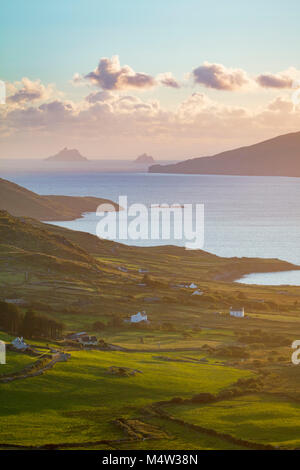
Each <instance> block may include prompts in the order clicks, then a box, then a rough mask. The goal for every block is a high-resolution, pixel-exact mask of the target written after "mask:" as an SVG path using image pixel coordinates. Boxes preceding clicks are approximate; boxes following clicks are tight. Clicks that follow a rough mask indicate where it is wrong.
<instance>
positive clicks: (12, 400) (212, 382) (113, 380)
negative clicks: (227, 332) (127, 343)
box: [0, 351, 250, 445]
mask: <svg viewBox="0 0 300 470" xmlns="http://www.w3.org/2000/svg"><path fill="white" fill-rule="evenodd" d="M110 366H124V367H130V368H132V369H138V370H140V371H141V372H142V373H137V374H136V375H135V376H132V377H118V376H112V375H110V374H109V373H108V368H109V367H110ZM249 375H250V373H249V372H247V371H242V370H239V369H234V368H229V367H228V368H225V367H223V366H221V365H218V364H215V365H212V364H208V365H207V364H187V363H177V362H172V363H168V362H166V363H164V362H162V361H160V360H158V359H155V358H154V357H153V355H152V354H151V353H135V354H132V353H124V352H87V351H78V352H72V357H71V359H70V361H69V362H67V363H63V364H58V365H57V366H56V367H55V368H54V369H52V370H50V371H48V372H47V373H45V374H44V375H43V376H41V377H36V378H30V379H26V380H24V381H15V382H12V383H10V384H2V385H1V387H0V401H1V404H2V405H1V433H0V434H1V442H2V443H8V444H23V445H42V444H46V443H61V442H82V443H84V442H90V441H97V440H101V439H120V438H122V437H123V438H124V434H123V433H122V431H121V430H120V429H119V428H117V427H116V426H115V425H114V424H113V423H112V421H113V420H114V419H116V418H119V417H125V418H129V417H132V416H136V415H138V414H139V412H140V409H141V408H142V407H144V406H147V405H150V404H151V403H153V402H156V401H159V400H167V399H170V398H172V397H174V396H182V397H185V398H188V397H191V396H192V395H193V394H195V393H199V392H202V391H203V392H217V391H219V390H221V389H223V388H226V387H228V386H229V385H230V384H232V383H233V382H235V381H236V380H237V379H239V378H240V377H246V376H249Z"/></svg>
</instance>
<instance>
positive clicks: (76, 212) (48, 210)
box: [0, 178, 118, 220]
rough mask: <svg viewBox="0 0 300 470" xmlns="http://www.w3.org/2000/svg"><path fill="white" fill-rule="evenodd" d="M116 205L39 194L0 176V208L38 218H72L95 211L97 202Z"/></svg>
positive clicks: (99, 199) (101, 200) (95, 199)
mask: <svg viewBox="0 0 300 470" xmlns="http://www.w3.org/2000/svg"><path fill="white" fill-rule="evenodd" d="M103 203H108V204H112V205H113V206H114V207H115V209H116V210H118V205H117V204H115V203H113V202H112V201H109V200H108V199H102V198H96V197H76V196H74V197H73V196H40V195H39V194H36V193H34V192H32V191H29V190H28V189H25V188H23V187H21V186H19V185H17V184H15V183H11V182H10V181H7V180H4V179H2V178H0V210H6V211H8V212H9V213H10V214H12V215H15V216H22V217H32V218H35V219H39V220H72V219H77V218H78V217H81V215H82V214H83V213H84V212H93V211H96V209H97V207H98V205H99V204H103Z"/></svg>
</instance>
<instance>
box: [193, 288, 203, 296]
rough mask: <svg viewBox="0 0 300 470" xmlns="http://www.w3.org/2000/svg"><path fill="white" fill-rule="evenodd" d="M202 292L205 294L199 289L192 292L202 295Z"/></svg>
mask: <svg viewBox="0 0 300 470" xmlns="http://www.w3.org/2000/svg"><path fill="white" fill-rule="evenodd" d="M202 294H203V292H202V291H201V290H199V289H197V290H194V292H193V293H192V295H202Z"/></svg>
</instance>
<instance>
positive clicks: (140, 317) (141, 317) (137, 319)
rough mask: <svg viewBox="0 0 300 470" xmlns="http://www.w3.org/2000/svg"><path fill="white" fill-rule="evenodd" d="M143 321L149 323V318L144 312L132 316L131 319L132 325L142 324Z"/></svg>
mask: <svg viewBox="0 0 300 470" xmlns="http://www.w3.org/2000/svg"><path fill="white" fill-rule="evenodd" d="M141 321H148V317H147V315H146V312H145V311H143V312H142V313H141V312H138V313H136V314H135V315H131V317H130V322H131V323H140V322H141Z"/></svg>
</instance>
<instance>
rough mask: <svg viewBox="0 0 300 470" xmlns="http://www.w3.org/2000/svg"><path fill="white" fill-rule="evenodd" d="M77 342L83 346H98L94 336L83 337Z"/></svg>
mask: <svg viewBox="0 0 300 470" xmlns="http://www.w3.org/2000/svg"><path fill="white" fill-rule="evenodd" d="M78 342H79V343H80V344H83V345H84V346H96V345H97V344H98V339H97V338H96V336H89V335H84V336H80V337H79V339H78Z"/></svg>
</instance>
